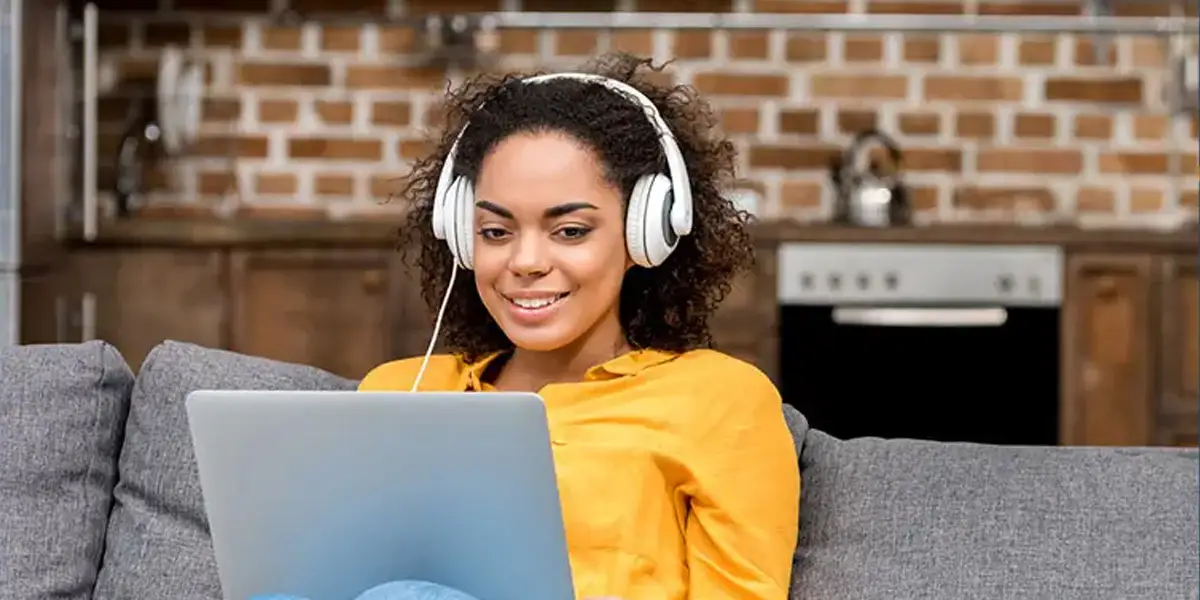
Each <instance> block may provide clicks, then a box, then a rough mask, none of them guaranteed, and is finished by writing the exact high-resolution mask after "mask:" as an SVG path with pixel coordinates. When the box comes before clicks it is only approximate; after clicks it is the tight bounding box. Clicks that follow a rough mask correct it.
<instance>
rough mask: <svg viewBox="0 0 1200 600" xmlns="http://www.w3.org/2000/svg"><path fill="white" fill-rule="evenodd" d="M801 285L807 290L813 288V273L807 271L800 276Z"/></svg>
mask: <svg viewBox="0 0 1200 600" xmlns="http://www.w3.org/2000/svg"><path fill="white" fill-rule="evenodd" d="M800 287H802V288H804V289H806V290H811V289H812V288H813V276H812V273H805V274H803V275H801V276H800Z"/></svg>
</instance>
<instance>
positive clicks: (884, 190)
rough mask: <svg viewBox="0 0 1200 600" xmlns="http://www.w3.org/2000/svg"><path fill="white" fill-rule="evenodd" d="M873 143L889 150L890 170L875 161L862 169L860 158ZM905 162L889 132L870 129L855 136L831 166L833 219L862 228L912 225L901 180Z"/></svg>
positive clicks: (870, 161) (908, 205) (907, 196)
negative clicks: (901, 170) (902, 166)
mask: <svg viewBox="0 0 1200 600" xmlns="http://www.w3.org/2000/svg"><path fill="white" fill-rule="evenodd" d="M872 142H874V143H876V144H878V145H880V146H882V147H883V148H884V150H886V151H887V155H888V162H890V163H891V165H889V166H888V168H884V167H883V166H882V165H880V164H879V161H877V160H875V159H868V164H867V166H866V168H865V169H863V168H860V166H859V164H858V163H859V161H860V159H861V158H862V156H861V155H862V153H863V152H864V151H865V150H866V149H867V148H868V146H869V145H871V143H872ZM903 160H904V156H903V154H902V153H901V151H900V146H899V145H898V144H897V143H896V141H895V140H893V139H892V138H891V137H890V136H888V135H887V134H886V133H883V132H882V131H879V130H877V129H868V130H866V131H862V132H859V133H858V134H857V135H855V136H854V139H853V140H852V141H851V142H850V145H849V146H847V147H846V149H845V151H843V152H842V154H841V155H840V156H837V157H834V159H833V161H832V163H831V164H830V167H829V174H830V179H831V180H832V182H833V189H834V194H835V197H834V207H833V208H834V210H833V213H834V214H833V220H834V221H835V222H837V223H845V224H849V225H857V226H863V227H888V226H892V225H908V224H910V223H911V222H912V206H911V204H910V199H909V194H908V188H907V187H906V186H905V185H904V182H903V181H902V180H901V178H900V168H901V163H902V162H903Z"/></svg>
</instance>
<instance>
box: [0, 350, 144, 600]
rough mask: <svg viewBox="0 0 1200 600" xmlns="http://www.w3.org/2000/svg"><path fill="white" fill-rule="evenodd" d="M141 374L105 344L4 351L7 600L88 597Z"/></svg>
mask: <svg viewBox="0 0 1200 600" xmlns="http://www.w3.org/2000/svg"><path fill="white" fill-rule="evenodd" d="M132 387H133V373H132V372H131V371H130V369H129V367H128V366H127V365H126V364H125V360H124V359H123V358H122V357H121V355H120V353H118V352H117V350H116V349H115V348H113V347H112V346H109V345H108V344H104V343H102V342H88V343H84V344H70V345H66V344H64V345H45V346H14V347H5V348H0V600H43V599H45V598H58V599H61V600H87V599H89V598H91V597H92V588H93V586H94V585H95V583H96V570H97V568H98V566H99V564H100V554H101V551H102V550H103V547H104V533H105V528H106V527H107V523H108V512H109V509H110V508H111V505H112V491H113V484H114V483H115V482H116V479H117V452H118V449H119V447H120V445H121V432H122V428H123V425H124V421H125V415H126V413H127V411H128V410H129V392H130V390H131V389H132Z"/></svg>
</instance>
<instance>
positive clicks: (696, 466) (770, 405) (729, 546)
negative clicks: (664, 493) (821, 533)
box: [686, 363, 800, 600]
mask: <svg viewBox="0 0 1200 600" xmlns="http://www.w3.org/2000/svg"><path fill="white" fill-rule="evenodd" d="M740 364H741V365H744V363H740ZM744 366H745V367H747V368H739V369H737V371H739V373H738V376H733V375H730V374H728V373H725V374H724V375H725V376H724V377H722V378H721V379H722V381H721V382H720V383H719V384H717V385H716V386H715V388H714V391H716V390H717V389H721V390H722V393H721V394H720V395H717V394H714V396H713V397H712V398H713V400H712V402H711V403H708V404H704V405H702V406H703V408H702V410H703V411H704V416H703V417H701V418H700V419H699V421H698V423H699V424H700V430H699V431H698V435H697V438H698V439H697V442H698V443H697V445H696V446H695V454H694V456H692V457H691V465H690V467H691V469H690V470H691V472H692V483H691V485H690V486H688V487H689V488H690V489H687V490H686V491H687V492H688V494H689V495H690V497H691V511H690V513H689V515H688V520H687V529H686V541H687V561H688V569H689V572H690V582H689V586H688V589H689V597H691V598H694V599H696V600H710V599H712V598H721V599H723V600H786V599H787V596H788V586H789V584H790V580H791V572H792V557H793V554H794V553H795V550H796V538H797V536H798V534H799V519H800V468H799V461H798V460H797V457H796V450H795V445H794V443H793V441H792V436H791V433H790V432H789V430H788V427H787V423H786V422H785V421H784V418H783V411H782V401H781V399H780V397H779V392H778V391H777V390H776V389H775V386H774V385H773V384H772V383H771V381H770V379H768V378H767V377H766V376H765V375H763V374H762V373H761V372H759V371H758V370H757V369H754V368H753V367H749V365H744Z"/></svg>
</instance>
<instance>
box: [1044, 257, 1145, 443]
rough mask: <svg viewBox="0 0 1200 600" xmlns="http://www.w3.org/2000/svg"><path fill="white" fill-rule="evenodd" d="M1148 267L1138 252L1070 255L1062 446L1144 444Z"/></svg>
mask: <svg viewBox="0 0 1200 600" xmlns="http://www.w3.org/2000/svg"><path fill="white" fill-rule="evenodd" d="M1154 266H1155V263H1154V258H1153V257H1152V256H1149V255H1141V254H1135V255H1091V254H1088V255H1074V256H1069V257H1068V260H1067V270H1066V282H1065V283H1066V296H1067V297H1066V302H1065V304H1066V306H1064V308H1063V318H1062V343H1063V352H1062V359H1063V360H1062V373H1063V394H1062V401H1061V403H1060V411H1059V438H1060V443H1061V444H1063V445H1072V446H1074V445H1088V446H1091V445H1095V446H1142V445H1146V444H1147V442H1149V441H1150V440H1151V439H1152V438H1153V437H1154V435H1153V434H1154V431H1153V427H1154V412H1155V410H1154V407H1155V404H1156V403H1155V402H1154V401H1153V389H1152V383H1153V376H1154V373H1153V365H1154V364H1155V361H1154V360H1153V358H1152V350H1153V341H1152V340H1153V338H1152V327H1151V323H1152V315H1153V311H1154V310H1155V309H1156V308H1157V307H1156V306H1154V304H1153V294H1152V290H1153V284H1154V280H1155V269H1154Z"/></svg>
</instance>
